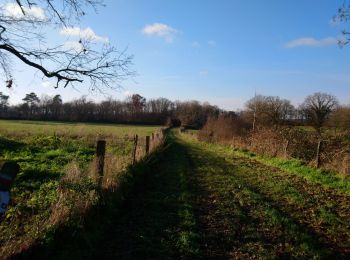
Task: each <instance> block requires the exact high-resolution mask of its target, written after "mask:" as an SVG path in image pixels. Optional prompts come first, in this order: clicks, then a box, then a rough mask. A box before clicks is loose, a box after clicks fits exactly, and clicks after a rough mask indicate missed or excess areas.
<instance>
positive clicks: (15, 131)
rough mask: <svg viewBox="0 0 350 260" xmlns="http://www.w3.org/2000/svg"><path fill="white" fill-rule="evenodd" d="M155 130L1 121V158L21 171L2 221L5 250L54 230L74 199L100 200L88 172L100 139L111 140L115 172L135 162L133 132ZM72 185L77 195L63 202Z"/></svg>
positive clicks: (110, 166) (0, 242) (0, 248)
mask: <svg viewBox="0 0 350 260" xmlns="http://www.w3.org/2000/svg"><path fill="white" fill-rule="evenodd" d="M155 129H157V127H156V126H128V125H102V124H101V125H99V124H81V123H77V124H75V123H74V124H73V123H56V122H36V121H5V120H1V121H0V162H1V161H15V162H17V163H18V164H19V165H20V167H21V170H20V173H19V174H18V177H17V179H16V181H15V184H14V187H13V188H12V190H11V195H12V196H11V198H12V203H11V205H10V207H9V210H8V212H7V214H6V216H5V217H4V219H3V221H1V223H0V234H1V236H0V255H2V256H4V255H10V254H11V252H12V251H13V252H16V251H18V250H21V248H23V247H24V248H25V247H26V246H29V245H30V244H31V243H32V242H33V241H35V240H36V239H37V238H39V237H43V236H45V234H47V233H49V232H50V230H52V229H53V228H54V226H55V225H56V223H58V222H59V221H60V218H61V219H63V218H64V217H65V216H63V215H67V214H68V213H67V212H62V208H65V209H66V211H68V210H72V208H73V206H74V205H73V204H74V203H75V202H77V201H75V202H74V199H76V200H78V201H81V202H86V203H88V202H89V203H91V204H93V203H95V201H94V198H95V197H96V196H95V195H94V194H93V192H92V191H93V190H94V183H93V182H92V181H91V179H89V178H88V177H89V176H90V177H91V172H92V171H93V167H92V160H93V158H94V153H95V146H96V140H97V139H101V138H102V139H104V140H106V141H107V158H106V160H107V162H108V163H106V169H105V172H108V173H111V172H112V171H117V170H120V169H121V168H122V167H125V166H126V165H127V164H128V163H130V161H131V151H132V149H133V140H132V138H133V135H135V134H138V135H139V136H140V138H141V137H143V136H146V135H150V134H151V133H152V132H154V131H155ZM115 158H117V160H116V159H115ZM88 175H89V176H88ZM72 183H73V185H72ZM67 185H68V186H69V187H67ZM67 189H68V190H71V191H72V192H71V193H70V195H69V196H73V197H74V198H71V199H72V201H70V202H68V201H69V200H67V201H66V202H64V203H66V204H67V205H65V204H63V205H62V200H63V197H64V196H66V195H67V194H63V193H64V192H60V191H62V190H67ZM66 197H67V196H66ZM59 206H62V207H61V209H59V210H58V208H57V207H59ZM81 206H82V207H84V206H83V205H81ZM55 207H56V208H55ZM60 214H61V215H62V214H63V215H62V216H60ZM46 239H49V238H48V237H46Z"/></svg>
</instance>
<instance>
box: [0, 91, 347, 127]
mask: <svg viewBox="0 0 350 260" xmlns="http://www.w3.org/2000/svg"><path fill="white" fill-rule="evenodd" d="M9 99H10V97H9V96H7V95H4V94H3V93H2V92H0V117H1V118H3V119H18V120H46V121H68V122H101V123H126V124H150V125H164V124H166V125H173V126H180V125H181V126H184V127H188V128H193V129H200V128H202V127H203V126H204V125H205V123H206V122H207V120H208V118H218V117H228V118H234V119H235V121H236V123H237V120H239V122H240V125H241V127H243V128H254V127H256V126H276V125H311V126H314V127H315V128H316V130H317V129H319V128H320V127H322V126H324V125H325V124H327V125H329V126H337V127H350V107H349V106H344V105H340V104H339V101H338V99H337V98H336V97H335V96H333V95H330V94H326V93H314V94H313V95H310V96H307V97H306V98H305V100H304V102H303V103H302V104H301V105H300V106H299V107H294V106H293V105H292V104H291V102H290V101H289V100H287V99H283V98H280V97H277V96H263V95H257V96H254V97H253V98H251V99H250V100H248V101H247V102H246V103H245V108H244V110H242V111H240V112H233V111H226V110H223V109H220V108H219V107H217V106H214V105H210V104H209V103H208V102H203V103H201V102H199V101H195V100H194V101H171V100H169V99H166V98H157V99H149V100H146V99H145V98H144V97H142V96H141V95H139V94H134V95H131V96H129V97H127V98H126V99H125V100H115V99H111V98H110V99H107V100H105V101H101V102H94V101H92V100H89V99H88V98H87V97H86V96H82V97H81V98H78V99H75V100H72V101H69V102H64V101H63V100H62V97H61V96H60V95H55V96H52V97H50V96H47V95H44V96H42V97H41V98H39V97H38V96H37V94H35V93H34V92H31V93H28V94H26V95H25V96H24V98H23V99H22V101H23V102H22V103H20V104H17V105H9Z"/></svg>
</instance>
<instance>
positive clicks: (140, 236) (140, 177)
mask: <svg viewBox="0 0 350 260" xmlns="http://www.w3.org/2000/svg"><path fill="white" fill-rule="evenodd" d="M179 149H180V150H179ZM186 164H187V160H186V156H185V155H184V153H183V151H182V150H181V147H179V146H177V145H170V146H168V148H167V149H166V150H164V151H163V152H161V153H158V154H156V155H155V156H152V157H151V158H149V159H148V160H147V162H146V161H143V162H140V163H138V164H136V165H135V166H132V167H130V168H129V169H128V170H127V172H126V173H125V174H124V175H123V176H124V177H123V178H122V183H121V185H120V187H119V188H118V191H117V192H115V193H104V194H103V196H104V203H103V205H99V206H97V207H95V208H92V209H90V210H89V212H87V214H86V216H84V221H83V222H79V223H77V222H73V223H68V224H66V226H65V227H60V229H59V230H56V231H55V233H54V234H51V235H50V234H49V235H47V238H46V240H45V241H41V243H40V244H37V245H36V246H35V247H32V248H30V249H28V250H25V251H23V252H22V253H20V254H18V255H16V256H14V257H13V258H14V259H49V258H54V259H96V258H100V259H119V258H123V259H124V258H126V259H159V258H180V257H182V258H183V257H185V258H196V256H197V255H198V253H199V252H198V247H197V244H196V239H197V237H196V233H195V223H194V221H193V219H192V215H191V205H190V203H189V197H188V196H189V194H188V191H187V183H186V180H185V175H186V172H185V171H186V168H187V165H186Z"/></svg>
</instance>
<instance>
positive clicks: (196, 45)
mask: <svg viewBox="0 0 350 260" xmlns="http://www.w3.org/2000/svg"><path fill="white" fill-rule="evenodd" d="M191 46H192V47H193V48H198V47H200V46H201V45H200V43H199V42H197V41H194V42H192V44H191Z"/></svg>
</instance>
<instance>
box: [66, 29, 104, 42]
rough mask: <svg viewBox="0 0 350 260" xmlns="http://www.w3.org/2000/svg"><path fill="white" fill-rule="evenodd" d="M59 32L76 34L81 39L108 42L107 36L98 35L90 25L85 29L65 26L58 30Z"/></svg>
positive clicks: (69, 34)
mask: <svg viewBox="0 0 350 260" xmlns="http://www.w3.org/2000/svg"><path fill="white" fill-rule="evenodd" d="M60 34H62V35H66V36H77V37H79V38H81V39H84V40H90V41H95V42H104V43H108V42H109V39H108V37H102V36H98V35H97V34H96V33H95V32H94V31H93V30H92V29H91V28H90V27H87V28H85V29H81V28H79V27H65V28H63V29H62V30H61V31H60Z"/></svg>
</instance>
